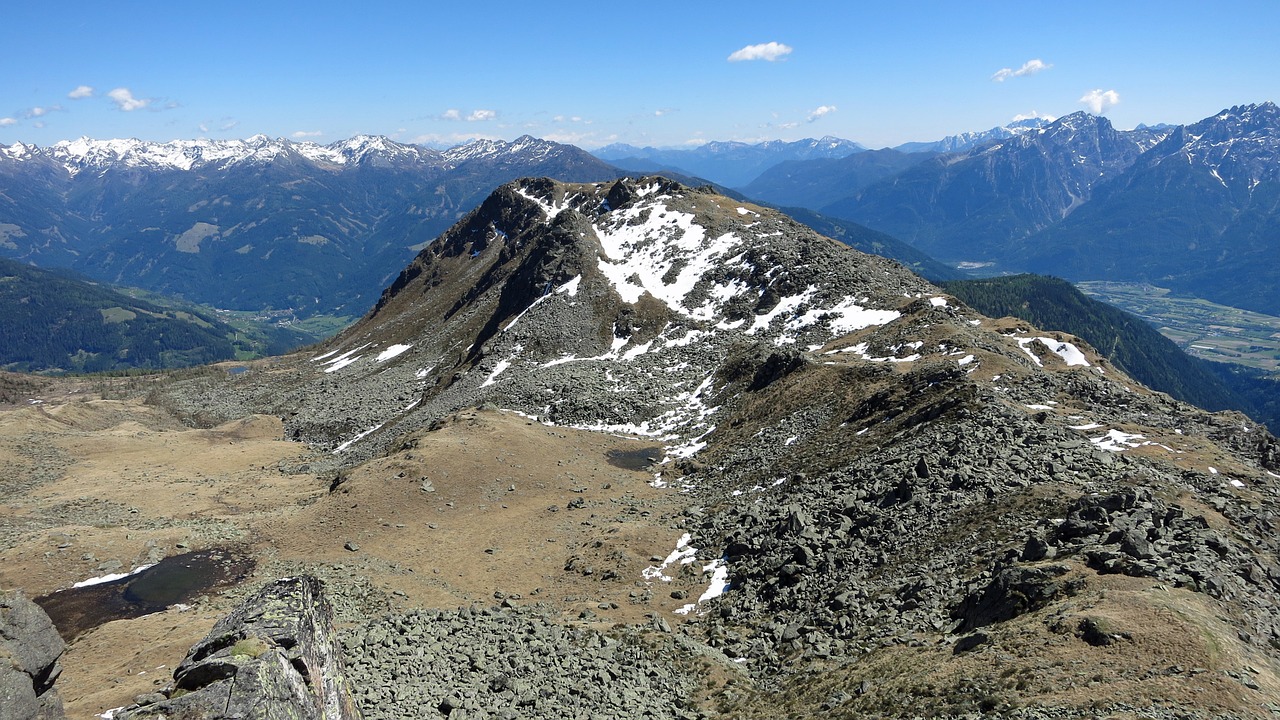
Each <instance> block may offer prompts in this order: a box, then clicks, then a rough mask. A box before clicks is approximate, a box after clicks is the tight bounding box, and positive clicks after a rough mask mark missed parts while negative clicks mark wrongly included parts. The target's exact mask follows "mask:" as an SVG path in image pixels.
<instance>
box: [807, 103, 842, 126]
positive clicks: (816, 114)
mask: <svg viewBox="0 0 1280 720" xmlns="http://www.w3.org/2000/svg"><path fill="white" fill-rule="evenodd" d="M835 111H836V106H835V105H820V106H818V108H817V109H815V110H814V111H813V112H811V113H809V118H808V122H813V121H814V120H817V119H818V118H820V117H822V116H823V115H829V114H831V113H833V112H835Z"/></svg>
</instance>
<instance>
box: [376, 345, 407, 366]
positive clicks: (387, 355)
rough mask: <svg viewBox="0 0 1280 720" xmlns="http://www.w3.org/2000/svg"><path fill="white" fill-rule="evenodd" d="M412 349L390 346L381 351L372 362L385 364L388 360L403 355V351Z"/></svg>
mask: <svg viewBox="0 0 1280 720" xmlns="http://www.w3.org/2000/svg"><path fill="white" fill-rule="evenodd" d="M412 347H413V346H412V345H392V346H391V347H389V348H387V349H386V350H383V351H382V352H380V353H378V357H377V358H375V359H374V362H386V361H387V360H390V359H391V358H393V357H395V356H397V355H399V354H401V353H403V352H404V351H405V350H408V349H410V348H412Z"/></svg>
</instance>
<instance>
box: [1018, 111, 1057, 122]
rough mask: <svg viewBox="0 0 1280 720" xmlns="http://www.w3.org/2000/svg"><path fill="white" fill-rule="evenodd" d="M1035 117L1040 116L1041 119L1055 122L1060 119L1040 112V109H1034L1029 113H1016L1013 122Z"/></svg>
mask: <svg viewBox="0 0 1280 720" xmlns="http://www.w3.org/2000/svg"><path fill="white" fill-rule="evenodd" d="M1035 118H1040V119H1041V120H1047V121H1048V122H1053V121H1054V120H1057V119H1058V118H1057V117H1055V116H1053V115H1046V114H1044V113H1042V112H1040V111H1039V110H1032V111H1031V112H1029V113H1018V114H1017V115H1014V116H1013V122H1018V121H1019V120H1033V119H1035Z"/></svg>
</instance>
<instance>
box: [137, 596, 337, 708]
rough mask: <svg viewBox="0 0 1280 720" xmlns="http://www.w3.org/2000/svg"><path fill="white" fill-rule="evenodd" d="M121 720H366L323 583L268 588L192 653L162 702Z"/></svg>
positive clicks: (216, 626) (198, 644) (216, 627)
mask: <svg viewBox="0 0 1280 720" xmlns="http://www.w3.org/2000/svg"><path fill="white" fill-rule="evenodd" d="M116 717H117V718H118V719H119V720H141V719H143V718H155V719H158V718H175V717H181V718H189V719H190V720H205V719H207V720H214V719H215V718H245V719H257V720H277V719H279V720H284V719H285V718H288V719H289V720H359V718H360V713H359V711H358V710H357V708H356V705H355V703H354V702H353V701H352V699H351V694H350V691H349V687H348V683H347V679H346V667H345V664H344V662H343V658H342V648H341V645H340V644H339V643H338V641H337V639H336V635H335V631H334V626H333V610H332V609H331V608H330V606H329V603H328V601H327V600H326V599H325V597H324V594H323V591H322V586H321V584H320V581H319V580H317V579H316V578H314V577H310V576H301V577H296V578H284V579H281V580H277V581H276V582H274V583H272V584H271V585H267V586H266V587H264V588H263V589H262V590H261V591H259V592H258V594H257V595H255V596H254V597H252V598H250V599H249V600H247V601H245V603H244V604H242V605H241V606H240V607H239V608H237V609H236V610H235V611H234V612H232V613H231V614H230V615H228V616H227V617H225V618H223V619H222V620H219V621H218V624H217V625H214V627H213V630H211V631H210V632H209V634H208V636H206V637H205V639H204V640H201V641H200V642H198V643H196V645H195V646H194V647H192V648H191V651H190V652H188V653H187V657H186V659H185V660H183V661H182V663H181V664H180V665H179V666H178V667H177V669H176V670H174V672H173V683H172V684H171V685H170V686H169V687H168V688H166V689H165V691H164V692H163V693H162V694H161V696H160V697H159V698H157V699H156V701H155V702H152V703H149V704H145V705H140V706H134V707H131V708H126V709H125V710H123V711H122V712H120V713H119V714H117V715H116Z"/></svg>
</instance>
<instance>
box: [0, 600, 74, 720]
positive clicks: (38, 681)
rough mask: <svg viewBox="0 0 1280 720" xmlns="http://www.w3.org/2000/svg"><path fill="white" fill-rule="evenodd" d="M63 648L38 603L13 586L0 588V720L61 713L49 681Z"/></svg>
mask: <svg viewBox="0 0 1280 720" xmlns="http://www.w3.org/2000/svg"><path fill="white" fill-rule="evenodd" d="M64 649H66V645H65V644H64V643H63V641H62V638H61V637H59V636H58V631H57V630H56V629H55V628H54V627H53V622H52V621H50V620H49V616H48V615H46V614H45V612H44V610H41V609H40V606H39V605H36V604H35V603H33V602H31V601H30V600H28V599H27V598H26V596H25V595H23V594H22V591H20V590H15V591H13V592H11V593H7V594H0V720H31V719H32V718H35V719H36V720H58V719H60V718H63V717H65V716H64V715H63V712H62V698H61V696H59V695H58V691H57V689H56V688H54V686H53V683H54V681H55V680H57V679H58V675H59V674H61V673H62V666H61V665H59V664H58V658H60V657H62V651H63V650H64Z"/></svg>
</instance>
